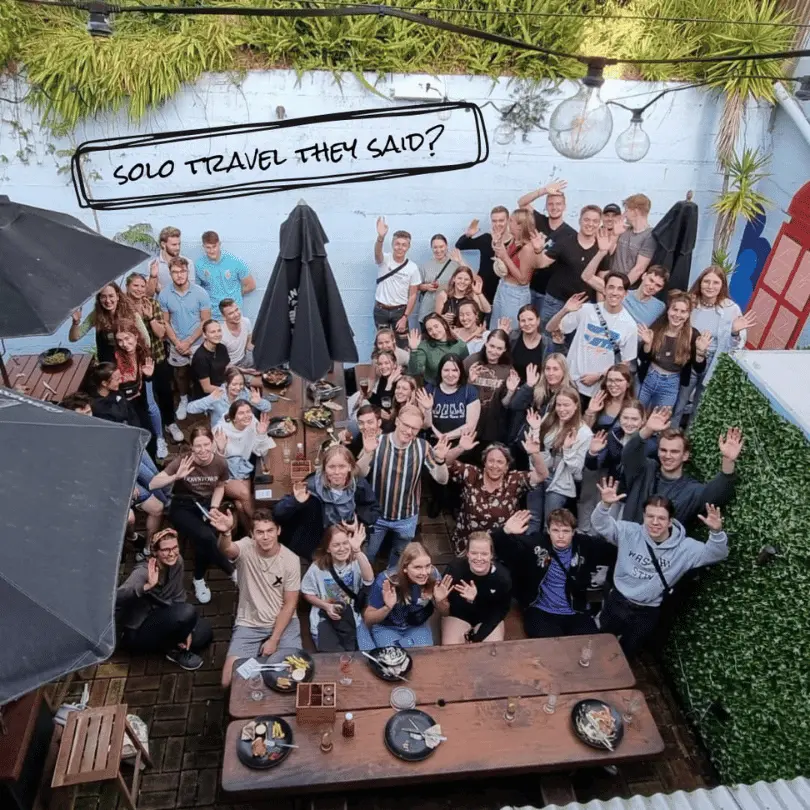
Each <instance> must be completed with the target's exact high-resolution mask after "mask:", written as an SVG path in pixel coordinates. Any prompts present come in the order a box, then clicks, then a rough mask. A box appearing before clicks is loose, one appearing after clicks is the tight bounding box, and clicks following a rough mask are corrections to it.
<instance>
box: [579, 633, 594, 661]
mask: <svg viewBox="0 0 810 810" xmlns="http://www.w3.org/2000/svg"><path fill="white" fill-rule="evenodd" d="M592 657H593V642H592V641H591V640H590V639H588V643H587V644H586V645H585V646H584V647H583V648H582V650H581V651H580V653H579V665H580V666H581V667H589V666H590V665H591V658H592Z"/></svg>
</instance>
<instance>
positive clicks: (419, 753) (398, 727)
mask: <svg viewBox="0 0 810 810" xmlns="http://www.w3.org/2000/svg"><path fill="white" fill-rule="evenodd" d="M411 721H413V723H414V724H415V725H416V727H417V728H418V729H419V731H427V729H429V728H430V727H431V726H435V725H436V721H435V720H434V719H433V718H432V717H431V716H430V715H429V714H426V713H425V712H422V711H419V709H405V710H404V711H401V712H397V713H396V714H395V715H394V716H393V717H391V718H390V719H389V721H388V722H387V723H386V724H385V731H384V732H383V740H385V747H386V748H387V749H388V750H389V751H390V752H391V753H392V754H393V755H394V756H395V757H398V758H399V759H404V760H405V761H406V762H421V761H422V760H423V759H427V758H428V757H429V756H430V755H431V754H432V753H433V752H434V751H435V750H436V749H435V748H428V747H427V745H425V741H424V740H423V739H418V740H417V739H414V738H413V737H411V735H410V731H413V730H414V729H413V726H412V725H411ZM409 730H410V731H409Z"/></svg>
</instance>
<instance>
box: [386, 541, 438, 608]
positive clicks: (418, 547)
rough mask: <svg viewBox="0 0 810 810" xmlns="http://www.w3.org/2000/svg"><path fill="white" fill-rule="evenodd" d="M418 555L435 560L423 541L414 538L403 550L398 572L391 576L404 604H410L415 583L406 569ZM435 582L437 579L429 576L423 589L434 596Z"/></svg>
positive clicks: (399, 598) (399, 597) (398, 598)
mask: <svg viewBox="0 0 810 810" xmlns="http://www.w3.org/2000/svg"><path fill="white" fill-rule="evenodd" d="M417 557H427V558H428V559H430V560H431V564H432V562H433V561H432V559H431V557H430V553H429V552H428V550H427V549H426V548H425V547H424V546H423V545H422V544H421V543H419V542H417V541H415V540H414V541H412V542H410V543H408V545H407V546H405V548H404V549H403V550H402V556H401V557H400V558H399V564H398V565H397V572H396V574H394V576H393V577H391V582H392V583H393V585H394V587H395V588H396V591H397V600H398V601H400V602H402V604H403V605H407V604H408V600H409V599H410V597H411V585H412V584H415V583H412V582H411V580H410V579H409V578H408V575H407V574H406V573H405V569H406V568H407V567H408V566H409V565H410V564H411V563H412V562H413V561H414V560H415V559H416V558H417ZM435 584H436V581H435V580H434V579H433V577H432V576H431V577H428V581H427V583H426V584H425V586H424V588H423V590H425V591H427V593H428V595H429V596H432V595H433V586H434V585H435Z"/></svg>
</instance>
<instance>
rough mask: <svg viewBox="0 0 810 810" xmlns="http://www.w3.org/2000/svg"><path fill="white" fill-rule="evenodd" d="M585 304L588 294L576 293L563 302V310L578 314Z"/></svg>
mask: <svg viewBox="0 0 810 810" xmlns="http://www.w3.org/2000/svg"><path fill="white" fill-rule="evenodd" d="M587 303H588V293H577V294H576V295H572V296H571V297H570V298H569V299H568V300H567V301H566V302H565V307H564V309H565V311H566V312H578V311H579V310H580V309H582V307H583V306H584V305H585V304H587Z"/></svg>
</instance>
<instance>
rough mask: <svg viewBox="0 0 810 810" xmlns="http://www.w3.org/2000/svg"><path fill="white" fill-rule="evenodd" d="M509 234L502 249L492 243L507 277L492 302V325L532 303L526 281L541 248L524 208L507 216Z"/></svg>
mask: <svg viewBox="0 0 810 810" xmlns="http://www.w3.org/2000/svg"><path fill="white" fill-rule="evenodd" d="M509 232H510V234H511V235H512V241H511V242H510V243H509V245H508V247H504V245H503V244H502V243H500V244H494V243H493V249H494V252H495V256H496V257H497V259H498V260H499V261H500V262H501V263H502V264H503V265H504V267H505V268H506V275H505V276H503V278H501V280H500V282H498V290H497V292H496V293H495V300H494V301H493V302H492V315H491V317H490V323H495V324H497V323H498V321H499V320H500V319H501V318H511V319H512V320H513V321H514V320H516V319H517V315H518V312H519V311H520V309H521V308H522V307H524V306H525V305H526V304H531V302H532V294H531V289H530V288H529V282H530V281H531V278H532V273H533V272H534V269H535V266H536V264H537V258H538V256H539V255H541V254H542V248H543V245H544V241H543V240H542V238H541V237H538V234H537V231H536V230H535V227H534V219H533V217H532V212H531V211H527V210H525V209H523V208H518V209H517V210H516V211H513V212H512V216H511V217H509ZM535 244H536V247H535ZM535 251H537V252H535Z"/></svg>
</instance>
